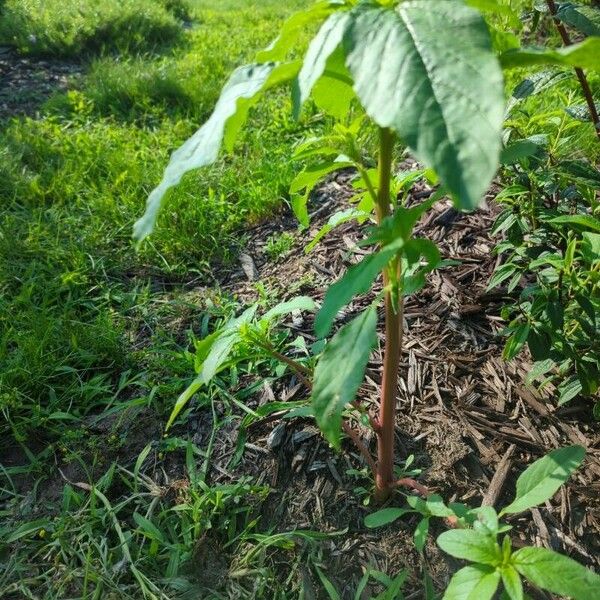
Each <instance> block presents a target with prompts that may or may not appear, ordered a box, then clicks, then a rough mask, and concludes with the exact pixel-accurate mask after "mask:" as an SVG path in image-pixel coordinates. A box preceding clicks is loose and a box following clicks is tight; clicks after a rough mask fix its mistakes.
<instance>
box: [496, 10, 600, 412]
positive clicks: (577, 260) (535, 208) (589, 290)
mask: <svg viewBox="0 0 600 600" xmlns="http://www.w3.org/2000/svg"><path fill="white" fill-rule="evenodd" d="M547 4H548V6H549V10H550V13H551V15H552V16H553V18H554V21H555V22H556V24H557V27H558V30H559V32H560V34H561V37H562V38H563V41H564V42H565V45H567V46H570V45H571V43H570V38H569V35H568V33H567V31H566V29H565V25H569V26H572V27H574V28H575V29H577V30H578V31H579V32H581V33H583V34H588V35H590V34H591V35H598V34H600V10H598V9H597V8H594V7H587V6H578V5H575V4H570V3H568V4H560V5H559V6H558V7H557V6H555V5H554V3H553V2H551V1H549V2H548V3H547ZM599 39H600V38H593V37H590V38H588V39H587V40H586V43H590V42H591V43H595V42H597V41H598V40H599ZM588 66H589V67H590V68H592V67H594V64H590V65H588ZM597 67H598V65H597V64H596V68H597ZM575 70H576V75H577V79H578V81H579V84H580V87H581V89H582V91H583V95H584V97H585V98H586V102H587V106H571V107H568V108H565V109H564V112H563V111H562V108H563V107H562V106H560V105H558V107H557V108H558V109H559V111H560V112H558V111H556V110H554V104H553V105H551V108H550V110H548V111H547V112H546V113H540V112H539V110H537V111H536V113H535V116H533V115H532V117H531V119H530V121H531V122H533V123H535V126H536V129H535V131H536V134H535V135H526V134H523V133H522V131H523V130H528V129H529V122H528V120H527V119H528V112H529V111H528V107H527V104H525V101H526V100H527V99H529V98H532V97H533V96H537V95H540V94H544V93H547V92H548V90H549V89H550V88H554V89H556V87H555V86H558V85H559V84H561V82H565V80H566V79H568V78H569V77H571V74H570V73H569V71H557V70H546V71H542V72H538V73H535V74H533V75H530V76H528V77H527V78H526V79H525V80H524V81H522V82H521V83H520V84H519V85H518V86H517V87H516V88H515V89H514V90H513V92H512V95H511V98H510V100H509V109H508V111H507V117H508V120H507V123H506V131H505V136H504V137H505V143H506V147H505V148H504V149H503V151H502V155H501V162H502V163H503V166H504V168H503V170H502V171H501V173H502V175H503V179H504V181H505V188H504V189H503V190H502V192H501V193H500V194H499V195H498V196H497V200H498V201H499V202H500V203H501V204H502V205H504V206H505V210H503V212H502V213H501V214H500V215H499V217H498V219H497V221H496V223H495V225H494V227H493V229H492V233H495V234H500V235H502V237H503V241H502V242H501V243H499V244H498V246H497V247H496V252H497V253H498V254H501V255H502V258H503V261H502V263H500V264H499V265H498V266H497V268H496V270H495V273H494V275H493V277H492V278H491V280H490V282H489V288H490V289H491V288H494V287H498V286H506V292H507V293H508V294H509V295H511V296H512V297H514V296H515V295H516V293H517V292H519V294H518V297H517V298H516V299H515V300H514V301H511V302H508V303H507V304H506V305H505V306H504V308H503V312H502V314H503V317H504V318H505V319H506V320H508V321H509V323H508V326H507V328H506V330H505V333H506V334H507V335H508V336H509V337H508V341H507V343H506V347H505V351H504V355H505V357H506V358H507V359H511V358H513V357H515V356H516V355H517V354H518V353H519V352H520V351H521V350H522V349H523V348H524V347H526V346H527V347H528V348H529V351H530V353H531V355H532V357H533V359H534V361H535V363H534V365H533V368H532V370H531V372H530V374H529V376H528V381H529V383H531V382H534V381H539V382H540V386H548V385H549V384H554V385H555V386H557V392H558V402H559V404H564V403H566V402H568V401H570V400H572V399H573V398H574V397H576V396H577V395H580V394H581V395H584V396H588V397H590V396H594V395H595V393H596V392H597V390H598V387H599V386H600V351H599V348H600V347H599V346H598V327H599V326H600V286H599V285H598V284H599V282H600V271H599V269H600V219H599V218H598V217H599V215H600V213H599V204H598V200H597V197H596V196H597V191H598V189H600V172H598V169H596V168H595V167H594V165H593V164H590V163H588V162H586V161H584V160H581V159H577V160H574V159H573V158H572V154H573V152H574V151H576V150H577V149H578V148H580V147H581V140H582V136H584V135H585V134H588V133H589V130H588V128H587V127H586V126H582V125H581V121H584V122H589V121H590V119H591V120H592V121H593V122H595V124H596V126H597V120H598V117H597V112H596V109H595V105H594V103H593V98H592V97H591V92H590V88H589V84H588V82H587V78H586V76H585V74H584V72H583V71H582V70H581V69H579V68H576V69H575ZM556 96H557V97H559V98H560V92H559V93H558V94H556ZM561 113H562V114H561ZM540 127H541V130H540ZM537 132H539V133H537ZM597 132H598V133H600V130H598V129H597ZM528 133H530V131H528ZM592 144H593V141H592ZM521 287H522V289H520V288H521ZM594 410H595V413H596V414H600V412H599V411H600V403H597V404H596V407H595V409H594Z"/></svg>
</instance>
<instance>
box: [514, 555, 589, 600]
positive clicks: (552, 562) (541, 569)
mask: <svg viewBox="0 0 600 600" xmlns="http://www.w3.org/2000/svg"><path fill="white" fill-rule="evenodd" d="M513 564H514V566H515V568H516V569H517V571H519V573H521V575H523V577H526V578H527V579H529V581H531V583H533V584H534V585H536V586H538V587H540V588H542V589H545V590H548V591H549V592H552V593H554V594H559V595H560V596H568V597H569V598H574V599H575V600H600V576H599V575H597V574H596V573H594V572H592V571H590V570H589V569H586V568H585V567H583V566H582V565H580V564H579V563H577V562H575V561H574V560H573V559H571V558H568V557H566V556H563V555H561V554H558V553H557V552H553V551H552V550H547V549H546V548H531V547H527V548H521V550H517V551H516V552H515V553H514V554H513Z"/></svg>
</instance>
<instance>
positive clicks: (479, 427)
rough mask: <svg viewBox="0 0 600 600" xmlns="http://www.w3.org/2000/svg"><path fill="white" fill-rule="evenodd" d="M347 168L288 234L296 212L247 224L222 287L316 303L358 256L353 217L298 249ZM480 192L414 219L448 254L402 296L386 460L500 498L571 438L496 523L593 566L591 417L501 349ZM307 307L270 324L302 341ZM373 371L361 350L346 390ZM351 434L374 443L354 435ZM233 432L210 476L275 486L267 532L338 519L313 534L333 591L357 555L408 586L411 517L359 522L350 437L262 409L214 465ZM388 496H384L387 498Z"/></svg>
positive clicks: (453, 487) (344, 180)
mask: <svg viewBox="0 0 600 600" xmlns="http://www.w3.org/2000/svg"><path fill="white" fill-rule="evenodd" d="M409 166H410V165H409ZM351 176H352V174H351V173H349V172H341V173H338V174H337V175H336V176H335V177H333V178H331V179H330V180H329V181H328V182H327V183H326V184H324V185H323V186H322V187H321V188H319V190H318V191H317V193H316V194H314V196H315V197H314V198H313V201H312V202H311V208H312V209H313V218H312V220H311V226H310V228H309V230H308V231H305V232H301V233H299V234H298V233H296V232H297V222H296V221H295V219H294V218H293V216H291V215H289V214H286V215H282V217H281V219H279V220H277V221H274V222H271V223H267V224H264V225H262V226H260V227H257V228H255V229H254V230H253V231H252V232H251V236H250V239H249V241H248V244H247V246H246V248H245V251H244V253H243V256H242V258H241V263H240V265H239V269H237V270H235V272H233V273H229V274H228V275H226V276H225V278H224V281H223V283H222V285H223V288H224V290H225V291H228V292H230V293H232V294H234V295H235V296H237V297H238V298H239V299H240V300H241V301H243V302H252V301H255V300H256V298H257V291H256V289H257V288H256V282H257V281H260V282H261V283H262V285H263V286H264V287H266V288H267V289H271V290H274V291H276V292H277V294H278V295H279V296H283V297H284V298H290V297H293V296H296V295H300V294H306V295H310V296H311V297H313V298H314V299H315V300H316V301H317V302H319V301H321V300H322V298H323V295H324V292H325V290H326V289H327V286H328V285H330V284H331V283H332V282H333V281H335V280H336V279H338V278H339V277H340V276H341V275H342V274H343V273H344V272H345V270H346V269H347V268H348V266H350V265H351V264H354V263H356V262H357V261H358V260H360V258H361V257H362V256H363V255H364V253H365V249H364V248H360V247H359V246H357V241H358V240H359V239H361V238H362V237H364V228H362V229H361V228H360V227H358V226H357V225H356V224H354V223H352V224H345V225H342V226H340V227H338V228H337V229H335V230H334V231H333V232H331V233H330V234H329V235H327V236H326V237H325V238H324V240H323V241H322V243H321V244H320V245H318V246H317V247H316V248H315V249H314V250H313V251H312V252H310V253H308V254H306V253H305V252H304V247H305V246H306V244H307V243H308V242H309V241H310V240H311V239H312V237H313V236H314V235H315V233H316V232H317V231H318V229H319V228H320V227H321V226H322V225H323V224H324V223H325V222H326V221H327V219H328V218H329V216H331V214H333V213H334V212H335V211H336V210H342V209H344V208H347V207H348V200H349V198H350V197H351V196H352V194H353V189H352V187H351V186H350V185H349V180H350V178H351ZM430 193H431V191H430V190H428V189H427V188H425V187H423V188H421V189H416V190H415V192H414V194H413V201H415V202H418V201H420V200H418V198H425V197H427V196H428V195H429V194H430ZM492 197H493V194H491V193H490V199H489V200H488V202H487V203H486V204H485V205H484V206H483V207H482V208H481V209H480V210H478V211H477V212H475V213H472V214H468V215H466V214H460V213H457V212H456V211H455V210H454V209H453V208H452V207H451V204H450V202H449V201H442V202H439V203H438V204H437V205H436V207H434V209H433V210H432V211H430V213H429V214H427V215H426V216H425V217H424V220H423V221H422V222H421V223H420V224H419V225H418V226H417V229H416V235H418V236H427V237H429V238H430V239H432V240H434V241H435V242H436V243H438V245H439V246H440V249H441V250H442V253H443V256H444V258H449V259H455V260H458V261H460V265H458V266H453V267H448V268H445V269H442V270H440V271H437V272H435V273H433V274H432V275H431V276H430V278H429V281H428V284H427V286H426V287H425V288H424V289H423V290H421V291H420V292H418V293H417V294H415V295H413V296H411V297H409V298H408V299H407V302H406V308H405V330H406V335H405V340H404V348H403V354H402V363H401V371H400V378H399V380H398V414H397V453H398V458H399V460H404V459H405V458H406V457H407V456H408V455H410V454H412V455H414V456H415V462H414V464H413V466H416V467H418V468H421V469H423V473H422V475H421V478H420V480H421V481H423V482H424V483H425V484H426V485H427V486H429V488H430V489H431V490H432V491H436V492H438V493H440V494H441V495H442V496H443V497H444V498H445V499H446V500H447V501H457V502H465V503H468V504H470V505H472V506H479V505H481V504H487V505H494V506H496V507H497V508H501V507H502V506H504V505H506V504H508V503H509V502H510V501H511V499H512V498H513V496H514V489H515V482H516V479H517V477H518V475H519V474H520V473H521V472H522V471H523V470H524V469H525V468H526V467H527V466H528V465H529V464H531V462H533V461H534V460H536V459H537V458H540V457H541V456H543V455H544V454H546V453H547V452H549V451H550V450H552V449H555V448H558V447H562V446H567V445H570V444H581V445H582V446H584V447H585V448H586V449H587V454H586V458H585V462H584V464H583V466H582V467H581V468H580V469H579V470H578V471H577V472H576V474H575V475H574V476H573V477H572V478H571V480H570V481H569V482H568V484H567V485H565V486H563V487H562V488H561V490H560V491H559V492H558V493H557V494H556V496H555V497H554V498H553V500H552V501H551V502H547V503H546V504H545V505H543V506H541V507H539V508H537V509H534V510H532V511H531V512H527V513H524V514H522V515H516V516H513V517H511V518H509V519H508V521H509V523H510V524H511V525H513V527H514V529H513V531H512V539H513V544H514V545H516V546H519V545H528V544H536V545H540V546H545V547H548V548H552V549H555V550H558V551H560V552H563V553H566V554H568V555H570V556H572V557H574V558H576V559H577V560H579V561H581V562H583V563H585V564H587V565H588V566H590V567H592V568H594V569H596V570H598V569H599V568H600V537H599V535H598V534H599V532H600V424H598V423H596V422H594V421H593V419H592V417H591V403H589V402H588V403H586V402H585V401H583V400H582V401H580V402H572V403H571V404H569V405H567V406H566V407H563V408H560V409H559V408H557V405H556V402H555V399H554V398H553V397H552V394H553V392H554V390H553V389H552V388H548V389H546V390H544V392H543V393H541V392H538V391H536V390H535V389H533V388H531V387H527V386H526V385H525V383H524V381H525V377H526V375H527V373H528V371H529V369H530V368H531V360H530V357H529V356H528V355H526V354H525V353H523V354H521V355H520V356H519V357H517V359H515V360H513V361H511V362H509V363H507V362H505V361H504V360H503V359H502V356H501V355H502V346H503V340H502V336H501V335H500V332H501V330H502V328H503V322H502V320H501V318H500V316H499V313H500V308H501V306H502V300H503V298H502V294H500V293H487V292H486V286H487V283H488V281H489V278H490V276H491V274H492V272H493V270H494V267H495V265H496V262H497V260H498V258H497V257H496V256H495V255H494V254H493V253H492V249H493V247H494V245H495V243H496V241H495V240H494V239H492V238H491V237H490V234H489V231H490V229H491V225H492V223H493V221H494V219H495V215H497V213H498V211H499V209H498V207H497V206H496V205H495V204H494V203H493V201H492V200H491V198H492ZM414 198H416V199H414ZM283 231H290V232H294V233H295V235H296V241H295V246H294V248H293V250H292V251H291V252H290V253H288V254H287V256H285V257H283V258H281V259H280V260H278V261H275V262H273V261H272V260H269V259H268V258H267V257H266V255H265V251H264V248H265V241H266V239H267V238H268V237H269V236H271V235H273V234H275V233H277V232H283ZM370 300H371V297H370V296H366V297H361V298H358V299H356V300H355V301H354V302H353V303H352V304H351V305H350V306H349V307H347V309H346V310H345V311H343V312H342V313H341V314H340V315H339V317H338V324H341V323H342V322H344V321H345V320H347V319H348V318H350V317H352V316H353V315H354V314H355V313H356V312H357V311H359V310H361V309H362V308H363V307H365V306H366V305H367V304H368V303H369V302H370ZM380 312H381V311H380ZM312 318H313V317H312V316H310V317H303V316H299V315H295V316H293V318H291V319H290V320H289V322H287V323H286V326H287V327H290V328H291V329H292V331H293V334H294V336H296V335H300V336H302V337H304V339H305V341H306V344H307V345H309V344H310V343H312V342H313V341H315V337H314V333H313V323H312ZM381 329H382V328H380V330H381ZM380 347H383V340H382V343H381V344H380ZM381 370H382V367H381V353H380V352H375V353H373V356H372V360H371V362H370V364H369V366H368V369H367V377H366V382H365V384H364V386H363V388H362V390H361V397H362V398H363V399H364V401H366V402H376V400H377V393H378V392H377V388H378V384H379V382H380V381H381ZM303 394H304V390H303V389H302V386H300V385H299V384H298V382H297V381H296V380H295V379H294V378H292V379H291V380H290V381H289V384H288V385H287V386H284V387H282V388H278V389H272V388H271V386H270V385H269V384H268V383H265V385H264V388H263V393H262V394H259V395H258V397H257V398H256V399H255V400H254V401H251V402H250V403H249V406H250V407H251V408H255V407H256V406H258V405H260V404H263V403H265V402H267V401H270V400H279V401H281V400H288V399H295V400H297V399H302V398H303V397H305V394H304V395H303ZM361 433H362V435H363V437H364V440H365V441H366V442H367V443H368V444H370V446H371V448H372V449H373V450H374V447H375V440H374V439H370V437H369V435H370V432H369V431H368V430H366V429H363V430H362V432H361ZM236 438H237V431H236V430H235V429H233V428H232V429H231V431H230V432H229V436H228V435H223V436H222V437H221V438H220V440H219V441H218V443H217V447H216V450H215V455H214V462H213V464H214V465H216V469H217V471H218V473H217V474H216V477H217V480H219V479H222V480H223V481H226V480H229V478H230V477H239V476H240V475H241V474H251V475H253V476H255V477H258V479H259V480H260V481H263V482H265V483H268V484H269V485H271V486H272V487H273V488H274V489H275V492H274V494H272V495H271V496H270V498H269V500H268V501H267V505H266V507H265V508H264V511H263V512H264V518H265V519H266V521H267V522H268V523H270V524H271V526H273V527H275V529H276V530H278V531H288V530H292V529H296V528H298V529H310V530H319V531H345V533H344V534H343V535H341V536H340V537H333V538H331V542H328V543H329V546H328V558H327V561H326V566H327V573H328V576H329V577H331V579H332V581H334V582H335V583H336V585H338V586H339V587H338V589H341V590H342V591H343V593H344V594H348V597H351V593H350V590H352V589H355V586H356V583H357V581H358V579H359V578H360V576H361V575H362V570H361V569H362V567H365V566H366V565H368V564H370V565H372V566H374V567H376V568H379V569H381V570H384V571H386V572H388V573H393V572H397V571H398V570H399V569H400V568H408V569H409V571H410V572H411V574H412V578H414V581H415V583H416V578H417V577H419V569H420V568H419V567H418V565H419V564H422V563H420V562H419V556H418V555H417V553H416V552H415V551H414V548H413V545H412V541H411V535H412V531H413V530H414V526H415V524H416V521H415V520H411V519H410V518H408V519H405V520H404V521H403V522H397V523H395V524H393V525H391V526H389V527H387V528H385V529H384V530H378V531H375V532H374V531H372V530H366V529H365V527H364V524H363V519H364V516H365V515H366V514H367V512H368V510H367V509H365V508H364V506H363V505H362V503H361V498H360V496H359V494H357V493H356V491H355V490H354V488H356V487H357V486H359V485H364V480H362V481H361V480H360V479H356V478H354V477H353V476H352V475H351V474H350V475H349V474H348V473H347V471H348V470H349V469H357V468H363V467H364V463H362V462H361V459H360V458H359V457H358V456H357V455H356V453H355V451H354V449H353V447H352V446H350V445H349V444H348V445H347V452H344V453H342V454H338V455H336V454H335V453H333V452H332V451H331V450H330V449H329V448H328V446H327V444H326V443H325V442H324V441H323V440H322V438H321V437H320V436H319V435H318V431H317V430H316V428H315V427H314V425H312V424H311V423H310V422H309V421H302V420H295V421H278V420H275V419H271V418H267V419H264V421H262V422H260V423H258V424H255V425H254V426H252V427H251V428H250V430H249V435H248V439H247V441H246V447H245V453H244V456H243V458H242V460H241V462H240V463H239V464H238V465H237V466H236V467H235V469H234V470H233V471H230V470H228V469H227V467H226V465H227V463H228V462H229V459H230V458H231V455H232V452H233V448H234V446H235V442H236ZM395 502H396V505H400V504H401V503H402V499H401V498H397V499H396V501H395ZM436 527H437V525H436V526H435V527H434V528H433V533H434V534H437V533H439V532H441V531H442V530H443V526H442V525H441V524H440V525H439V528H438V529H436ZM424 560H426V562H427V564H428V570H429V571H430V574H432V576H433V577H434V580H435V581H436V583H437V584H438V585H439V586H440V588H441V587H443V586H445V585H446V584H447V581H448V577H449V576H450V574H451V571H452V569H454V570H455V569H456V567H457V564H456V563H455V562H453V561H452V560H451V559H448V558H447V557H445V556H444V555H443V554H442V553H441V552H440V551H439V550H438V549H437V548H436V546H435V544H434V543H433V541H432V540H430V541H429V543H428V545H427V547H426V553H425V559H424ZM413 589H416V588H413ZM344 597H345V596H344ZM410 597H411V598H412V597H414V598H418V597H420V596H418V595H411V596H410ZM540 597H548V596H540Z"/></svg>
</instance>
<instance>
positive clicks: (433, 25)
mask: <svg viewBox="0 0 600 600" xmlns="http://www.w3.org/2000/svg"><path fill="white" fill-rule="evenodd" d="M344 48H345V50H346V64H347V66H348V69H349V70H350V73H351V74H352V77H353V79H354V82H355V83H354V89H355V91H356V94H357V96H358V97H359V99H360V101H361V103H362V104H363V106H364V108H365V110H366V112H367V114H368V115H369V116H370V117H371V118H372V119H373V121H375V123H376V124H377V125H379V126H380V127H389V128H391V129H393V130H395V131H396V132H397V133H398V134H399V136H400V138H401V139H402V140H403V141H404V142H405V143H406V144H408V145H409V146H410V147H411V148H412V150H413V151H414V153H415V155H416V156H417V157H418V158H420V159H421V160H423V162H425V163H426V164H427V165H428V166H430V167H433V168H434V169H435V171H436V172H437V174H438V175H439V177H440V179H441V181H442V182H443V183H444V184H445V186H446V187H447V188H448V189H449V191H450V192H451V194H452V195H453V197H454V199H455V201H456V203H457V205H458V206H459V207H460V208H474V207H476V206H477V204H478V203H479V201H480V200H481V197H482V195H483V193H484V192H485V190H486V189H487V187H488V185H489V183H490V181H491V179H492V177H493V176H494V174H495V172H496V169H497V167H498V157H499V154H500V133H501V129H502V122H503V113H504V94H503V84H502V73H501V70H500V67H499V65H498V61H497V59H496V57H495V56H494V55H493V53H492V50H491V42H490V36H489V33H488V30H487V27H486V25H485V22H484V20H483V18H482V17H481V15H480V14H479V13H478V12H477V11H476V10H474V9H472V8H469V7H467V6H465V5H464V4H462V3H461V2H458V1H456V0H448V1H444V2H430V1H429V0H408V1H406V2H402V3H401V4H400V5H398V7H397V8H396V9H395V10H394V9H390V8H384V7H381V6H379V5H374V4H370V3H363V4H359V5H358V6H357V7H355V8H354V9H353V11H352V19H351V21H350V22H349V24H348V26H347V28H346V34H345V36H344Z"/></svg>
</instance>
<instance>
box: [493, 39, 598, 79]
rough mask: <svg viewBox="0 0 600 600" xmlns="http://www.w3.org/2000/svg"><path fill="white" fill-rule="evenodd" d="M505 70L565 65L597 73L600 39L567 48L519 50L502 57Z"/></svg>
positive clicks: (588, 40)
mask: <svg viewBox="0 0 600 600" xmlns="http://www.w3.org/2000/svg"><path fill="white" fill-rule="evenodd" d="M500 63H501V64H502V66H503V67H504V68H505V69H510V68H513V67H528V66H531V65H565V66H568V67H581V68H582V69H591V70H593V71H597V70H598V69H600V37H591V38H588V39H587V40H584V41H583V42H580V43H579V44H573V45H572V46H568V47H567V48H558V49H557V50H553V49H551V48H518V49H514V50H507V51H506V52H504V53H503V54H501V55H500Z"/></svg>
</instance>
